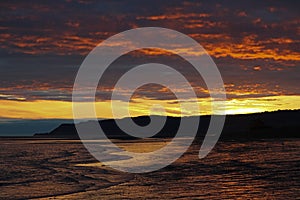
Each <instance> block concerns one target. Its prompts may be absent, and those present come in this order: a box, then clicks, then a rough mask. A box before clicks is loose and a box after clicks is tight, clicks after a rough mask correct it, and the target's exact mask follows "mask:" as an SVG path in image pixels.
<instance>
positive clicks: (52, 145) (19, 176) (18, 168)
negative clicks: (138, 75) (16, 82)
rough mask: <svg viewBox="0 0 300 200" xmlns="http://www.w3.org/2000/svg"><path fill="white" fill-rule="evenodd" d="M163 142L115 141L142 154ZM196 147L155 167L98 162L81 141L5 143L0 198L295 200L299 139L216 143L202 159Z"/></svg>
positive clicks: (0, 146)
mask: <svg viewBox="0 0 300 200" xmlns="http://www.w3.org/2000/svg"><path fill="white" fill-rule="evenodd" d="M165 143H166V141H161V140H160V141H159V140H158V141H145V140H143V141H138V142H130V143H124V142H122V143H119V146H121V147H122V148H126V149H127V150H131V151H140V152H145V151H149V150H153V149H155V148H159V147H161V146H163V145H164V144H165ZM198 151H199V145H193V146H192V147H191V148H190V149H189V151H188V152H187V153H185V154H184V155H183V156H182V157H181V158H180V159H179V160H178V161H176V162H175V163H173V164H172V165H170V166H168V167H166V168H164V169H161V170H159V171H156V172H151V173H146V174H128V173H122V172H119V171H115V170H112V169H110V168H109V167H106V166H104V165H102V164H101V163H97V162H96V160H95V159H94V158H93V157H92V156H90V154H89V153H88V152H87V151H86V150H85V148H84V147H83V146H82V144H81V143H79V142H78V141H59V140H56V141H55V140H2V141H1V142H0V152H1V154H0V170H1V173H0V199H30V198H40V199H49V198H50V199H124V198H125V199H128V198H129V199H130V198H134V199H170V198H177V199H181V198H182V199H193V198H194V199H297V198H298V197H299V196H300V139H288V140H287V139H282V140H279V139H278V140H265V141H251V142H237V141H236V142H219V143H218V144H217V145H216V147H215V149H214V150H213V151H212V152H211V153H210V154H209V155H208V156H207V157H206V158H204V159H202V160H199V159H198Z"/></svg>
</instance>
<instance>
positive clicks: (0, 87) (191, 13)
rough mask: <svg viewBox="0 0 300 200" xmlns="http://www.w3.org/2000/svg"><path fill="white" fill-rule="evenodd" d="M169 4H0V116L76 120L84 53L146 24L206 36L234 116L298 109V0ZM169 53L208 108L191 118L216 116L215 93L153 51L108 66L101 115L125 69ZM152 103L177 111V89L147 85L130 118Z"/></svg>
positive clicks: (105, 115) (204, 40)
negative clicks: (74, 98)
mask: <svg viewBox="0 0 300 200" xmlns="http://www.w3.org/2000/svg"><path fill="white" fill-rule="evenodd" d="M42 2H43V3H42ZM161 2H162V1H155V0H151V1H90V0H87V1H83V0H78V1H76V0H74V1H72V0H66V1H1V3H0V8H1V12H0V16H1V17H0V41H1V43H0V44H1V46H0V118H1V120H2V121H9V120H19V119H22V120H25V119H27V120H29V119H40V120H41V119H72V102H71V98H72V88H73V83H74V79H75V76H76V73H77V70H78V69H79V66H80V65H81V63H82V61H83V60H84V58H85V56H86V55H87V54H88V53H89V52H90V51H91V50H92V49H93V48H94V47H96V45H97V44H99V43H100V42H101V41H103V40H105V39H107V38H108V37H110V36H113V35H114V34H117V33H119V32H122V31H126V30H128V29H132V28H138V27H164V28H169V29H174V30H177V31H179V32H182V33H184V34H187V35H188V36H190V37H191V38H193V39H195V40H196V41H197V42H199V43H200V44H201V45H202V46H203V47H204V48H205V49H206V50H207V52H208V53H209V54H210V56H211V57H212V58H213V60H214V61H215V63H216V65H217V66H218V68H219V70H220V72H221V74H222V76H223V80H224V83H225V89H226V92H227V97H228V101H227V103H226V105H227V111H226V113H227V114H239V113H252V112H263V111H273V110H278V109H300V104H299V102H300V87H299V81H300V73H299V72H300V66H299V65H300V51H299V47H300V45H299V44H300V37H299V36H300V14H299V7H300V3H299V2H298V1H205V2H202V1H163V3H161ZM167 57H168V58H170V57H172V59H171V60H172V61H171V63H173V64H174V66H175V67H176V66H177V67H178V68H181V69H182V71H183V73H184V74H185V75H187V76H188V77H187V78H188V79H189V80H190V82H191V85H193V86H194V87H195V91H196V93H197V97H198V99H197V101H198V102H199V104H200V107H201V113H198V112H196V113H193V112H192V113H185V115H197V114H210V110H209V108H208V107H209V102H210V98H209V93H208V91H207V89H206V88H205V85H203V83H201V80H198V79H199V78H197V77H194V73H192V71H189V70H190V68H188V67H184V64H182V65H180V61H179V62H178V58H176V56H173V55H171V56H170V55H168V53H167V52H157V51H155V50H152V51H151V50H149V51H139V52H133V53H131V54H129V55H127V56H125V57H124V58H120V60H119V62H117V63H116V64H115V68H112V69H111V71H110V72H108V77H109V78H108V79H107V80H106V81H104V84H102V85H100V86H99V88H98V92H97V103H96V105H98V106H99V109H98V110H97V116H98V117H99V118H111V117H112V115H111V113H110V101H109V94H110V93H111V91H112V88H113V87H112V85H111V83H112V82H113V80H114V78H116V77H118V76H119V74H120V73H121V72H122V70H124V69H123V68H126V67H128V66H130V65H131V64H132V62H133V63H135V64H138V63H140V64H142V63H143V62H145V61H147V60H148V61H149V59H152V60H155V59H159V58H160V59H162V60H166V59H167ZM122 59H123V60H122ZM136 60H137V61H136ZM121 61H122V62H121ZM120 63H122V64H120ZM120 66H121V67H120ZM198 82H199V83H198ZM153 103H161V104H163V105H164V106H165V109H166V112H167V114H168V115H172V116H177V115H179V112H180V110H178V105H177V104H176V99H175V97H174V95H173V94H172V93H171V92H170V91H169V90H167V89H165V88H162V87H160V86H157V85H148V86H147V87H144V88H140V90H139V91H138V92H137V93H136V95H135V97H134V101H132V103H131V114H132V115H134V116H137V115H145V114H149V105H151V104H153ZM118 104H119V106H123V102H122V101H120V102H118ZM100 107H101V109H100ZM154 114H160V113H154ZM83 117H87V118H88V117H89V116H83Z"/></svg>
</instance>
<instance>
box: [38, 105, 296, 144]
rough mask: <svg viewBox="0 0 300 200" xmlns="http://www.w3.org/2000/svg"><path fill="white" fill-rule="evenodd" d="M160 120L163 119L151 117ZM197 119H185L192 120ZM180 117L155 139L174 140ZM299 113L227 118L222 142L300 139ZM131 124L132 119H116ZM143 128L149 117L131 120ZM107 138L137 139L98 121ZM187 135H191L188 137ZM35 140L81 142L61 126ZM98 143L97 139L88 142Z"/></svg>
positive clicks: (202, 127)
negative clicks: (224, 140)
mask: <svg viewBox="0 0 300 200" xmlns="http://www.w3.org/2000/svg"><path fill="white" fill-rule="evenodd" d="M152 117H161V116H152ZM217 117H220V116H217ZM192 118H194V117H185V119H187V120H192ZM210 118H211V116H201V117H200V124H199V128H198V132H197V138H203V137H204V136H205V134H206V132H207V128H208V125H209V122H210ZM181 119H182V118H180V117H167V119H166V123H165V125H164V127H163V128H162V129H161V131H159V132H158V133H157V134H156V135H154V136H152V137H153V138H172V137H174V136H175V135H176V132H177V130H178V127H179V124H180V121H181ZM299 119H300V110H285V111H274V112H264V113H255V114H242V115H227V116H226V121H225V125H224V128H223V131H222V134H221V138H220V139H236V140H238V139H263V138H299V136H300V134H299V133H300V132H299V130H300V123H299ZM117 120H123V121H125V122H126V121H128V120H130V118H124V119H117ZM132 120H133V121H134V122H135V123H136V124H138V125H140V126H146V125H147V124H149V123H150V117H149V116H141V117H135V118H132ZM96 123H97V122H91V121H88V122H82V123H80V124H79V126H80V127H81V128H85V130H87V135H88V134H89V133H88V132H89V130H91V132H93V130H94V129H93V128H95V126H98V124H96ZM98 123H99V124H100V126H101V128H102V129H103V131H104V132H105V134H106V136H107V137H108V138H110V139H135V137H133V136H130V135H128V134H126V133H125V132H123V131H122V130H121V129H120V128H119V127H118V126H117V124H116V120H114V119H107V120H100V121H98ZM187 134H188V133H187ZM34 138H59V139H79V136H78V134H77V131H76V128H75V125H74V123H69V124H61V125H60V126H58V127H57V128H55V129H54V130H52V131H51V132H49V133H37V134H35V135H34ZM89 139H95V138H92V137H91V138H89Z"/></svg>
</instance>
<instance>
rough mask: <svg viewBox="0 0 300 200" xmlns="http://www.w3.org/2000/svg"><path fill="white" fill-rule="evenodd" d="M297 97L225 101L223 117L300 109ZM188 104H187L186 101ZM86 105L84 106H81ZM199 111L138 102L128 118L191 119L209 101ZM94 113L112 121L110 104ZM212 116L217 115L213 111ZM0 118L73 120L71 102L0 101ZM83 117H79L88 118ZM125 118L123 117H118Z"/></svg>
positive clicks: (204, 103) (203, 103)
mask: <svg viewBox="0 0 300 200" xmlns="http://www.w3.org/2000/svg"><path fill="white" fill-rule="evenodd" d="M299 102H300V96H299V95H294V96H268V97H258V98H247V99H243V98H241V99H228V100H227V102H226V114H247V113H257V112H264V111H275V110H285V109H299V108H300V104H299ZM185 103H186V104H187V105H188V104H189V103H190V102H189V101H186V102H185ZM80 104H86V103H80ZM154 104H160V105H161V106H163V107H164V110H165V111H161V112H160V111H155V112H152V113H151V112H150V109H151V107H152V106H153V105H154ZM198 104H199V107H200V112H199V110H197V109H196V108H193V109H190V110H191V111H189V112H187V111H183V112H182V113H181V109H180V107H179V105H178V104H176V103H174V101H172V100H163V101H162V100H146V99H139V100H138V101H134V102H131V103H130V108H129V111H130V115H131V116H140V115H149V114H155V115H165V114H166V115H168V116H193V115H199V114H200V115H208V114H211V108H210V104H211V103H210V99H209V98H201V99H198ZM116 105H117V106H118V108H121V107H124V106H126V104H125V103H124V102H116ZM95 107H96V113H97V117H98V118H113V116H112V114H111V102H110V101H107V102H96V104H95ZM214 114H218V111H216V112H215V113H214ZM0 117H1V118H20V119H73V114H72V102H67V101H54V100H52V101H50V100H39V101H10V100H0ZM90 117H91V116H88V115H84V116H82V118H90ZM119 117H126V116H119Z"/></svg>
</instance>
